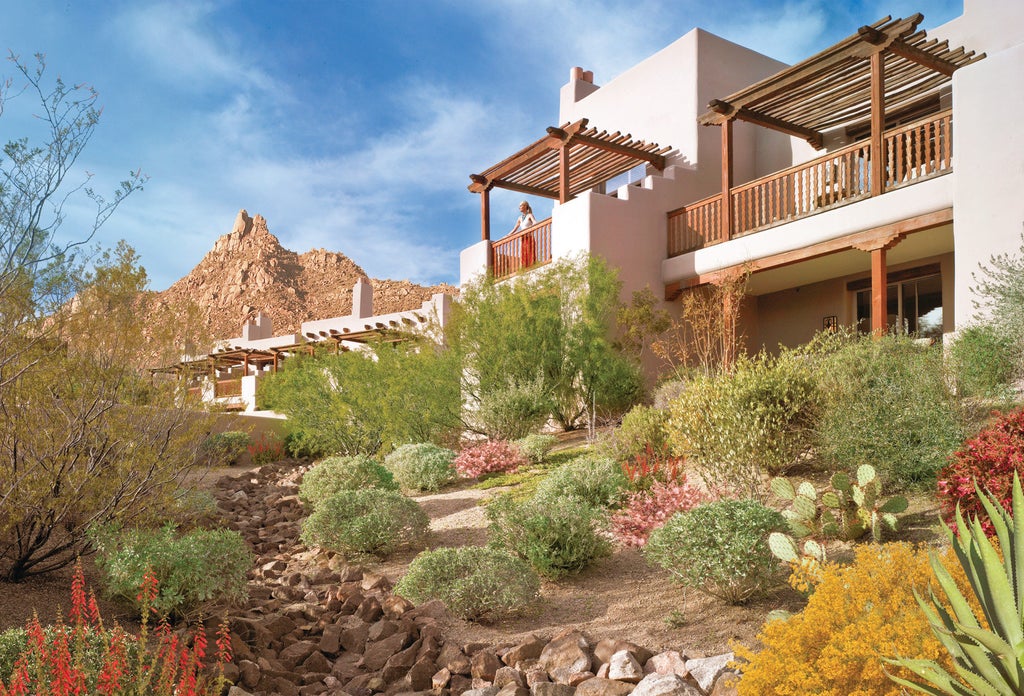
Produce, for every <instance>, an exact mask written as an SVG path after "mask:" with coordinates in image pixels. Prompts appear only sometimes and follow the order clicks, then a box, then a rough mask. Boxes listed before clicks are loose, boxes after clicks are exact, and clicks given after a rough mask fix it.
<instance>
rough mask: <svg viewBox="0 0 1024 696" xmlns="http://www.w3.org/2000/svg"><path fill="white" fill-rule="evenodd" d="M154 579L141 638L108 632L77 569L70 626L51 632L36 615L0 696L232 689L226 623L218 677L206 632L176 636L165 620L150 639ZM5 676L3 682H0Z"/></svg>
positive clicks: (159, 695)
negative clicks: (209, 661)
mask: <svg viewBox="0 0 1024 696" xmlns="http://www.w3.org/2000/svg"><path fill="white" fill-rule="evenodd" d="M156 591H157V581H156V576H155V575H153V574H152V573H149V574H147V576H146V580H145V581H144V583H143V586H142V588H141V590H140V593H139V600H140V602H142V604H143V614H142V628H141V630H140V632H139V635H138V636H133V635H131V634H129V633H127V632H126V631H125V630H124V629H122V628H121V627H120V626H118V625H117V624H115V625H114V626H113V627H112V628H105V627H104V625H103V619H102V617H101V616H100V611H99V606H98V605H97V603H96V596H95V595H94V594H93V593H92V592H87V591H86V587H85V577H84V575H83V573H82V566H81V564H78V565H76V566H75V571H74V576H73V579H72V582H71V611H70V612H69V613H68V618H69V620H70V621H71V625H68V624H67V623H65V622H64V620H63V619H62V618H60V617H58V618H57V622H56V623H55V624H54V625H52V626H48V627H45V628H44V627H43V626H42V624H41V623H40V622H39V617H38V616H34V617H32V619H30V620H29V622H28V625H27V626H26V633H27V642H26V646H25V649H24V651H22V653H21V655H19V657H18V659H17V661H16V662H15V663H14V668H13V671H12V672H11V674H10V676H9V678H8V679H7V683H6V684H5V683H4V682H3V681H0V696H29V695H30V694H33V695H34V694H49V695H51V696H73V695H74V696H77V695H79V694H97V695H99V696H172V695H173V696H201V695H206V694H219V693H220V692H221V691H222V690H223V687H224V685H225V680H224V675H223V666H224V664H226V663H228V662H230V661H231V640H230V634H229V632H228V627H227V624H226V623H222V624H221V626H220V629H219V630H218V632H217V643H216V645H217V651H216V660H217V664H218V665H219V666H220V670H219V673H218V675H217V676H216V677H215V678H213V679H211V678H209V677H208V676H207V675H206V671H205V669H206V668H205V660H206V658H207V654H206V653H207V641H206V633H205V631H204V630H203V627H202V624H200V625H199V627H198V628H197V630H196V631H195V633H194V634H193V635H192V637H191V641H189V639H188V637H187V636H179V635H178V634H176V633H173V632H172V631H171V627H170V624H168V623H167V621H166V620H162V621H161V622H160V623H159V624H158V625H157V626H156V628H155V630H154V636H153V640H150V635H149V630H148V629H149V617H150V615H151V614H152V602H153V600H155V599H156ZM0 676H3V675H0Z"/></svg>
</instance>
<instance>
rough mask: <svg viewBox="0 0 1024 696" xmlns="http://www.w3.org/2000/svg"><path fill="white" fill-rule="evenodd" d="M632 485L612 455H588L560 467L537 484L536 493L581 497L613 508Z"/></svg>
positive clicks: (552, 496) (548, 495) (547, 495)
mask: <svg viewBox="0 0 1024 696" xmlns="http://www.w3.org/2000/svg"><path fill="white" fill-rule="evenodd" d="M628 487H629V480H628V479H627V478H626V475H625V473H623V471H622V467H621V466H619V464H618V463H617V462H615V461H614V460H612V459H611V458H609V457H605V456H602V455H597V454H585V455H582V456H580V457H576V458H575V459H572V460H570V461H569V462H566V463H565V464H563V465H562V466H560V467H558V468H557V469H555V470H554V471H552V472H551V473H550V474H548V475H547V476H546V477H545V478H544V480H542V481H541V482H540V484H539V485H538V486H537V494H536V495H537V496H538V497H540V498H545V499H549V500H551V499H558V498H560V497H562V496H571V497H575V498H579V499H580V500H582V501H584V502H585V503H587V504H588V505H590V506H592V507H596V508H607V507H614V506H615V505H617V504H618V503H619V502H620V501H621V500H622V497H623V496H624V495H625V491H626V489H627V488H628Z"/></svg>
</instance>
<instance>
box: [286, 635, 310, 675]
mask: <svg viewBox="0 0 1024 696" xmlns="http://www.w3.org/2000/svg"><path fill="white" fill-rule="evenodd" d="M315 650H316V644H315V643H313V641H309V640H300V641H298V642H297V643H293V644H292V645H289V646H288V647H287V648H285V649H284V650H282V651H281V652H280V653H279V654H278V659H279V660H280V661H281V664H282V665H284V668H285V669H286V670H288V671H291V670H293V669H295V665H297V664H300V663H301V662H302V661H303V660H305V659H306V658H307V657H309V656H310V655H312V654H313V652H314V651H315Z"/></svg>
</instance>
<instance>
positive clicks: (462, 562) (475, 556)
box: [395, 546, 540, 619]
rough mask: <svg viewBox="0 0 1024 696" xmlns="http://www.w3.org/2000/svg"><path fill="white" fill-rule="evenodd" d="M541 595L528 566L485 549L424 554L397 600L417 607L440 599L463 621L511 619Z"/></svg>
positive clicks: (414, 564)
mask: <svg viewBox="0 0 1024 696" xmlns="http://www.w3.org/2000/svg"><path fill="white" fill-rule="evenodd" d="M539 589H540V579H539V578H538V577H537V574H536V573H535V572H534V571H533V568H531V567H530V566H529V565H527V564H526V563H524V562H523V561H521V560H519V559H518V558H516V557H515V556H510V555H509V554H508V553H507V552H505V551H501V550H499V549H491V548H484V547H480V546H465V547H462V548H457V549H453V548H441V549H435V550H434V551H424V552H423V553H421V554H420V555H418V556H417V557H416V558H415V559H413V562H412V563H411V564H410V565H409V570H408V571H407V572H406V574H405V576H404V577H403V578H402V579H401V580H400V581H399V582H398V584H397V585H395V593H396V594H399V595H401V596H402V597H405V598H406V599H409V600H411V601H413V602H416V603H417V604H419V603H420V602H425V601H427V600H430V599H439V600H441V601H442V602H444V604H445V606H446V607H448V611H450V612H451V613H452V614H453V615H455V616H458V617H461V618H463V619H479V618H482V617H485V616H487V617H491V618H498V617H502V616H506V615H508V614H511V613H513V612H515V611H517V610H519V609H521V608H522V607H524V606H526V605H527V604H529V603H530V602H532V601H533V600H534V599H536V598H537V593H538V590H539Z"/></svg>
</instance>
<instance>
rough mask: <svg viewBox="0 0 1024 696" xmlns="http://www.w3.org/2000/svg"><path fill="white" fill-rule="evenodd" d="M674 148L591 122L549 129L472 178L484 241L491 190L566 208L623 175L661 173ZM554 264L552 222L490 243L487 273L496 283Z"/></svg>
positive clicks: (487, 235)
mask: <svg viewBox="0 0 1024 696" xmlns="http://www.w3.org/2000/svg"><path fill="white" fill-rule="evenodd" d="M670 149H671V148H670V147H661V146H659V145H658V144H657V143H647V142H645V141H642V140H634V139H633V137H632V136H631V135H630V134H628V133H627V134H625V135H623V134H622V133H620V132H618V131H616V132H614V133H609V132H607V131H598V130H597V129H596V128H592V127H588V121H587V119H585V118H583V119H580V120H578V121H576V122H574V123H567V124H564V125H562V126H561V127H558V128H556V127H554V126H552V127H550V128H548V129H547V135H545V136H544V137H542V138H540V139H539V140H537V141H535V142H534V143H532V144H531V145H528V146H527V147H525V148H523V149H522V150H520V151H519V152H517V153H515V154H514V155H511V156H510V157H507V158H506V159H504V160H502V161H501V162H499V163H498V164H495V165H494V166H492V167H490V168H488V169H486V170H484V171H483V173H481V174H470V177H469V178H470V179H471V180H472V183H471V184H470V185H469V190H470V191H471V192H473V193H478V194H480V238H481V240H483V241H487V242H490V240H491V210H490V191H491V190H492V189H493V188H495V187H497V188H503V189H507V190H510V191H517V192H519V193H524V194H527V195H531V196H541V197H544V198H551V199H554V200H557V201H558V202H559V203H565V202H567V201H569V200H572V199H573V198H575V197H576V196H577V195H578V194H580V193H582V192H584V191H588V190H590V189H593V188H595V187H598V186H600V185H602V184H604V183H605V182H607V181H609V180H610V179H612V178H614V177H616V176H619V175H620V174H624V173H625V172H627V171H629V170H630V169H632V168H634V167H635V166H637V164H639V163H644V162H645V163H647V164H649V165H650V166H651V167H652V168H654V169H655V170H657V171H659V172H661V171H663V170H664V169H665V153H667V152H668V151H669V150H670ZM550 260H551V220H550V218H549V219H546V220H542V221H540V222H538V223H537V224H536V225H534V226H533V227H531V228H529V229H526V230H519V231H517V232H515V233H514V234H511V235H508V236H507V237H505V238H504V239H501V240H498V241H496V242H491V243H490V248H489V250H488V258H487V268H488V271H489V272H491V273H492V274H493V276H494V278H495V279H501V278H505V277H508V276H511V275H514V274H515V273H517V272H519V271H520V270H524V269H526V268H530V267H533V266H538V265H542V264H545V263H548V262H549V261H550Z"/></svg>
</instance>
